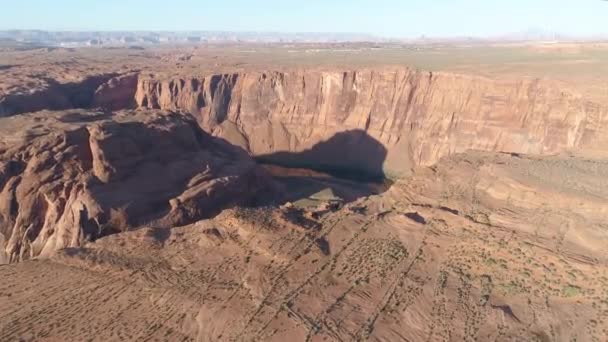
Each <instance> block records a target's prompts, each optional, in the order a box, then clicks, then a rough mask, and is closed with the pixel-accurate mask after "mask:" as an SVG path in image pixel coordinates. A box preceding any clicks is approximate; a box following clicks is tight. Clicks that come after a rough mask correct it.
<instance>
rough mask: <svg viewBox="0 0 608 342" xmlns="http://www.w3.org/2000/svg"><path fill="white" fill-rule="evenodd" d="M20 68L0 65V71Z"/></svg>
mask: <svg viewBox="0 0 608 342" xmlns="http://www.w3.org/2000/svg"><path fill="white" fill-rule="evenodd" d="M17 67H20V65H0V71H2V70H8V69H12V68H17Z"/></svg>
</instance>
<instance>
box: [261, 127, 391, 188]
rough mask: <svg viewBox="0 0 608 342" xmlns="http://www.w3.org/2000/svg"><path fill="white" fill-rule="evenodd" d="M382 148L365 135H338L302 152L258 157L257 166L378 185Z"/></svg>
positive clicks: (361, 132)
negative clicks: (307, 171) (299, 170)
mask: <svg viewBox="0 0 608 342" xmlns="http://www.w3.org/2000/svg"><path fill="white" fill-rule="evenodd" d="M386 155H387V151H386V148H385V147H384V146H383V145H382V144H381V143H380V142H379V141H378V140H376V139H374V138H373V137H371V136H369V135H368V134H367V132H366V131H364V130H361V129H355V130H350V131H345V132H341V133H338V134H336V135H334V136H333V137H331V138H330V139H329V140H326V141H323V142H320V143H318V144H316V145H315V146H313V147H312V148H311V149H309V150H306V151H303V152H296V153H294V152H277V153H272V154H266V155H261V156H258V157H257V158H256V159H257V160H258V161H259V162H261V163H268V164H275V165H280V166H284V167H291V168H303V169H311V170H315V171H320V172H324V173H327V174H330V175H332V176H335V177H338V178H343V179H348V180H353V181H359V182H366V181H377V182H378V181H382V180H384V179H385V174H384V170H383V164H384V160H385V159H386Z"/></svg>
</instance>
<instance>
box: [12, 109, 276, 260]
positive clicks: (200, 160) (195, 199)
mask: <svg viewBox="0 0 608 342" xmlns="http://www.w3.org/2000/svg"><path fill="white" fill-rule="evenodd" d="M0 121H1V122H0V262H13V261H19V260H23V259H28V258H30V257H34V256H37V255H43V256H46V255H50V254H52V253H53V252H54V251H56V250H57V249H60V248H64V247H74V246H80V245H81V244H82V243H84V242H86V241H90V240H95V239H97V238H99V237H101V236H105V235H108V234H112V233H117V232H122V231H125V230H128V229H130V228H135V227H139V226H142V225H148V226H153V227H160V228H164V227H172V226H175V225H181V224H187V223H190V222H194V221H196V220H199V219H201V218H208V217H211V216H213V215H215V214H217V213H219V212H220V211H221V210H222V209H224V208H227V207H231V206H233V205H235V204H247V203H250V202H251V201H253V198H254V196H255V195H256V194H257V193H258V191H261V190H264V189H265V188H266V186H267V185H269V180H268V179H267V178H266V176H265V174H264V173H263V172H262V171H261V170H260V169H259V168H258V167H257V166H256V164H255V163H254V161H253V160H252V159H251V158H250V157H249V156H248V155H247V154H246V153H245V152H244V151H242V150H240V149H238V148H235V147H234V146H232V145H230V144H228V143H226V142H224V141H222V140H220V139H217V138H213V137H211V136H209V135H208V134H207V133H204V132H203V131H202V130H201V129H200V128H199V127H198V125H197V124H196V122H195V121H194V120H192V119H191V118H190V116H188V115H180V114H175V113H168V112H160V111H141V112H119V113H118V114H114V115H113V114H104V113H98V112H82V111H68V112H39V113H33V114H27V115H20V116H15V117H11V118H4V119H0Z"/></svg>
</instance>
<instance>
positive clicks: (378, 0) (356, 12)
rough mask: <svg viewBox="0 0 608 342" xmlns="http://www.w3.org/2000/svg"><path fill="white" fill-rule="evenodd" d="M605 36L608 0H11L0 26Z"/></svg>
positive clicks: (389, 34)
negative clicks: (527, 32) (532, 31)
mask: <svg viewBox="0 0 608 342" xmlns="http://www.w3.org/2000/svg"><path fill="white" fill-rule="evenodd" d="M7 29H41V30H95V31H108V30H109V31H120V30H154V31H157V30H163V31H193V30H211V31H272V32H358V33H370V34H374V35H378V36H384V37H393V38H397V37H419V36H422V35H425V36H428V37H433V36H440V37H450V36H476V37H488V36H495V35H501V34H505V33H515V32H521V31H525V30H528V29H541V30H544V31H548V32H559V33H564V34H570V35H585V36H588V35H596V34H608V1H605V0H307V1H304V0H291V1H290V0H214V1H207V0H8V1H6V0H5V1H4V3H3V4H2V10H1V11H0V30H7Z"/></svg>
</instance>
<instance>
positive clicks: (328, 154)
mask: <svg viewBox="0 0 608 342" xmlns="http://www.w3.org/2000/svg"><path fill="white" fill-rule="evenodd" d="M135 99H136V102H137V105H138V106H139V107H144V108H164V109H171V110H184V111H188V112H190V113H193V114H195V115H196V116H197V118H198V121H199V123H200V124H201V126H202V127H204V128H205V129H206V130H209V131H210V132H213V134H215V135H218V136H221V137H223V138H225V139H227V140H228V141H231V142H233V143H235V144H237V145H239V146H242V147H244V148H245V149H247V150H249V151H250V152H252V153H253V154H254V155H256V156H264V157H267V158H272V157H276V155H275V154H276V153H277V152H281V153H284V152H288V153H302V152H306V153H309V152H310V151H311V150H314V149H315V147H316V146H317V145H318V144H319V143H322V142H324V141H328V140H330V139H331V138H332V137H334V136H335V135H336V134H338V133H344V132H347V131H353V130H356V131H360V130H362V131H364V132H365V133H366V134H367V135H368V136H369V138H370V139H373V140H375V141H377V143H378V144H379V145H381V146H382V147H384V148H385V149H386V151H385V152H386V158H385V161H384V163H383V170H384V171H385V172H387V173H389V174H403V173H406V172H407V171H408V170H409V169H410V168H411V167H412V166H414V165H430V164H433V163H435V162H437V161H438V160H439V159H440V158H441V157H442V156H446V155H451V154H454V153H458V152H463V151H465V150H468V149H476V150H486V151H503V152H514V153H530V154H555V153H561V152H569V151H576V152H585V153H590V154H594V155H598V154H599V155H603V156H605V155H607V154H608V148H606V147H605V146H608V134H607V133H606V132H608V109H607V108H606V107H603V106H600V105H598V104H595V103H592V102H589V101H586V100H585V99H583V98H582V97H580V96H577V95H574V94H570V93H568V92H566V91H563V90H561V89H559V88H558V87H557V86H554V85H553V84H551V83H549V82H544V81H539V80H529V81H528V80H523V81H510V80H508V81H507V80H506V81H499V80H490V79H486V78H482V77H476V76H464V75H456V74H450V73H430V72H422V71H415V70H411V69H406V68H400V69H374V70H369V69H365V70H358V71H345V72H335V71H317V70H304V71H292V72H268V73H263V72H251V73H242V74H238V75H237V74H227V75H211V76H206V77H194V78H192V77H186V78H184V77H181V78H180V77H175V78H155V77H143V76H140V80H139V84H138V87H137V93H136V96H135ZM346 140H347V141H348V143H347V144H343V145H341V146H337V147H336V150H334V151H322V153H321V154H318V155H316V157H318V158H317V160H318V162H319V163H321V164H323V163H330V164H339V163H340V162H339V160H340V158H339V157H336V156H343V155H344V154H345V153H346V154H354V155H356V154H358V153H359V152H360V151H367V150H369V149H370V148H369V147H368V146H367V145H368V142H367V141H362V139H361V138H360V135H359V134H356V135H355V136H354V137H351V138H349V139H346ZM364 140H369V139H364ZM317 150H318V149H317ZM313 159H314V158H313ZM347 159H348V158H347ZM351 159H352V158H351Z"/></svg>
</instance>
